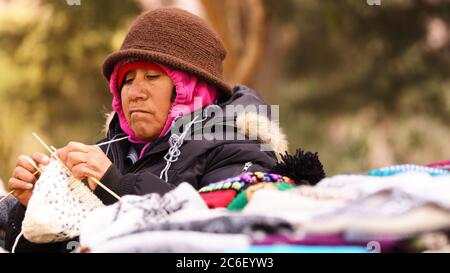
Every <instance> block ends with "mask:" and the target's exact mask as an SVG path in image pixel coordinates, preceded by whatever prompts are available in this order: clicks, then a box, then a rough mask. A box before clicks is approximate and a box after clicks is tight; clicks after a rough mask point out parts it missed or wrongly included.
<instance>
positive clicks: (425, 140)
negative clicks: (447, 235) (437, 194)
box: [0, 0, 450, 182]
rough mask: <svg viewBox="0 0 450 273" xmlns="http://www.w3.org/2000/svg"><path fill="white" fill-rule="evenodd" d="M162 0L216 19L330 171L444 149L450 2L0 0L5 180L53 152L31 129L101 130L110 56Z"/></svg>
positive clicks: (251, 78)
mask: <svg viewBox="0 0 450 273" xmlns="http://www.w3.org/2000/svg"><path fill="white" fill-rule="evenodd" d="M368 2H369V3H373V2H375V3H377V2H378V3H379V4H380V5H369V4H368ZM160 6H177V7H181V8H184V9H187V10H189V11H191V12H193V13H195V14H198V15H199V16H201V17H203V18H205V19H206V20H208V21H209V22H210V24H211V25H212V26H213V27H214V28H215V29H216V31H217V32H218V33H219V34H220V36H221V37H222V38H223V40H224V42H225V44H226V47H227V50H228V57H227V61H226V63H225V73H226V78H227V80H228V81H229V82H230V83H243V84H246V85H248V86H250V87H252V88H254V89H255V90H257V92H258V93H259V94H260V95H261V96H262V97H263V98H264V99H265V100H266V101H267V102H268V103H269V104H278V105H280V123H281V125H282V127H283V128H284V131H285V132H286V133H287V135H288V139H289V142H290V150H291V151H294V150H295V148H297V147H302V148H303V149H305V150H309V151H315V152H318V153H319V156H320V159H321V160H322V162H323V165H324V167H325V170H326V172H327V175H333V174H338V173H349V172H360V171H365V170H368V169H371V168H376V167H381V166H385V165H389V164H400V163H415V164H425V163H430V162H432V161H438V160H444V159H449V158H450V145H449V135H450V78H449V74H450V73H449V72H450V69H449V68H450V46H449V45H450V25H449V22H450V20H449V19H450V1H447V0H380V1H372V0H341V1H336V0H281V1H280V0H226V1H218V0H178V1H175V0H78V1H77V0H67V1H65V0H54V1H45V0H0V178H1V179H3V180H4V181H5V182H6V181H7V180H8V179H9V177H10V175H11V172H12V170H13V166H14V165H15V161H16V158H17V156H19V155H20V154H31V153H33V152H35V151H40V152H45V151H44V150H43V148H42V147H41V146H40V144H38V143H37V142H36V141H35V140H34V138H33V137H32V135H31V133H32V132H37V133H38V134H39V135H40V136H41V137H42V138H43V139H44V140H46V142H48V143H49V144H51V145H53V146H56V147H60V146H63V145H65V144H66V143H67V142H69V141H72V140H74V141H81V142H84V143H94V142H95V141H96V140H98V139H100V138H102V137H103V135H104V134H103V133H102V127H103V123H104V114H105V113H107V112H109V111H110V110H111V106H110V100H111V97H110V95H109V92H108V85H107V82H106V80H105V79H104V78H103V76H102V74H101V65H102V63H103V60H104V59H105V57H106V56H107V55H108V54H109V53H111V52H112V51H114V50H116V49H118V48H119V47H120V45H121V42H122V40H123V38H124V36H125V34H126V32H127V30H128V27H129V26H130V24H131V22H132V21H133V20H134V18H135V17H136V16H137V15H138V14H139V13H141V12H142V11H144V10H147V9H151V8H155V7H160Z"/></svg>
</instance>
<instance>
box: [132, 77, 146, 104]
mask: <svg viewBox="0 0 450 273" xmlns="http://www.w3.org/2000/svg"><path fill="white" fill-rule="evenodd" d="M128 96H129V99H130V100H137V99H146V98H147V96H148V92H147V90H146V89H145V86H144V84H143V83H142V81H141V80H138V79H135V80H134V81H133V84H132V85H131V86H130V88H129V89H128Z"/></svg>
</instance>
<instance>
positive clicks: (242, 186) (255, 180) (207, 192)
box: [199, 172, 295, 208]
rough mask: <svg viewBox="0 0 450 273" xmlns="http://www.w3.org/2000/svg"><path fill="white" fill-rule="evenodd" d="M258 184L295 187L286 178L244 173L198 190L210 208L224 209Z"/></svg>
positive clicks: (269, 174)
mask: <svg viewBox="0 0 450 273" xmlns="http://www.w3.org/2000/svg"><path fill="white" fill-rule="evenodd" d="M259 183H283V184H289V185H292V186H293V185H295V183H294V181H293V180H292V179H290V178H289V177H286V176H281V175H279V174H273V173H263V172H254V173H252V172H246V173H243V174H242V175H240V176H236V177H232V178H228V179H225V180H222V181H219V182H216V183H213V184H210V185H208V186H206V187H203V188H201V189H200V190H199V193H200V196H201V197H202V198H203V200H204V201H205V202H206V204H207V205H208V207H210V208H224V207H227V206H228V204H230V202H231V201H232V200H233V199H234V198H235V197H236V195H237V194H238V193H240V192H242V191H244V190H246V189H247V188H248V187H250V186H252V185H256V184H259Z"/></svg>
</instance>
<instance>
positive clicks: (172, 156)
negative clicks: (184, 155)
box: [159, 115, 208, 182]
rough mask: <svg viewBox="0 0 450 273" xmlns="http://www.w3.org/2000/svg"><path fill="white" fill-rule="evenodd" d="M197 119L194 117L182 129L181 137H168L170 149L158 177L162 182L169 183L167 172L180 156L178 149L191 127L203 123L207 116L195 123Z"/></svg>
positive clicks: (174, 135)
mask: <svg viewBox="0 0 450 273" xmlns="http://www.w3.org/2000/svg"><path fill="white" fill-rule="evenodd" d="M198 117H199V116H195V117H194V119H193V120H192V121H191V122H189V123H188V124H187V125H186V127H185V128H184V131H183V133H181V135H179V136H178V135H176V134H173V135H171V136H170V138H169V144H170V148H169V151H168V152H167V154H166V155H165V156H164V159H165V160H166V166H165V167H164V169H163V170H162V171H161V174H160V175H159V178H160V179H163V176H164V181H166V182H168V181H169V177H168V175H167V172H168V171H169V169H170V166H171V165H172V163H173V162H176V161H177V160H178V157H179V156H180V155H181V151H180V149H179V148H180V147H181V145H183V142H184V138H185V137H186V134H187V133H188V132H189V129H190V128H191V127H192V125H193V124H196V123H200V122H203V121H205V120H206V119H207V118H208V115H205V117H204V118H203V119H201V120H199V121H197V118H198Z"/></svg>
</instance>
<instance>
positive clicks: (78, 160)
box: [66, 152, 88, 170]
mask: <svg viewBox="0 0 450 273" xmlns="http://www.w3.org/2000/svg"><path fill="white" fill-rule="evenodd" d="M87 161H88V154H87V153H83V152H70V153H68V154H67V159H66V166H67V168H69V169H70V170H72V168H73V167H74V166H76V165H78V164H82V163H87Z"/></svg>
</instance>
